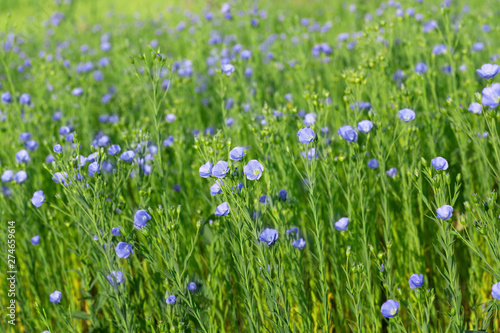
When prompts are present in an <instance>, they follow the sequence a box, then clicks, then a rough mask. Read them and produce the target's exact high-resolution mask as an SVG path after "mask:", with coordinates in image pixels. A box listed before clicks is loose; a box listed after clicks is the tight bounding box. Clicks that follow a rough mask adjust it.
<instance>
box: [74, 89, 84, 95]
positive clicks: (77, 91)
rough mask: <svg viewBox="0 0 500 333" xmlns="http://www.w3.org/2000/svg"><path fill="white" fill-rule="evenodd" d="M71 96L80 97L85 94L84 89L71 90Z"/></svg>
mask: <svg viewBox="0 0 500 333" xmlns="http://www.w3.org/2000/svg"><path fill="white" fill-rule="evenodd" d="M71 94H73V96H80V95H81V94H83V89H82V88H75V89H73V90H71Z"/></svg>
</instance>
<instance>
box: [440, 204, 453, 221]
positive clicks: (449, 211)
mask: <svg viewBox="0 0 500 333" xmlns="http://www.w3.org/2000/svg"><path fill="white" fill-rule="evenodd" d="M436 214H437V218H438V219H441V220H444V221H446V220H449V219H450V218H451V216H452V215H453V207H451V206H450V205H444V206H441V207H439V208H438V209H437V210H436Z"/></svg>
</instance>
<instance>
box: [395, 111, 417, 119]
mask: <svg viewBox="0 0 500 333" xmlns="http://www.w3.org/2000/svg"><path fill="white" fill-rule="evenodd" d="M398 117H399V119H401V120H403V121H410V120H413V119H415V111H413V110H410V109H402V110H399V112H398Z"/></svg>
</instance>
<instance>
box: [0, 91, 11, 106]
mask: <svg viewBox="0 0 500 333" xmlns="http://www.w3.org/2000/svg"><path fill="white" fill-rule="evenodd" d="M2 102H3V103H4V104H9V103H12V95H11V94H10V92H8V91H7V92H4V93H3V94H2Z"/></svg>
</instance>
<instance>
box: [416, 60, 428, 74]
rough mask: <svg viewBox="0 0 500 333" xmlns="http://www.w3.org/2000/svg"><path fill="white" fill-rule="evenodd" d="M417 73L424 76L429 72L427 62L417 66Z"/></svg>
mask: <svg viewBox="0 0 500 333" xmlns="http://www.w3.org/2000/svg"><path fill="white" fill-rule="evenodd" d="M415 72H417V74H423V73H425V72H427V64H426V63H425V62H419V63H417V64H416V65H415Z"/></svg>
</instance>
